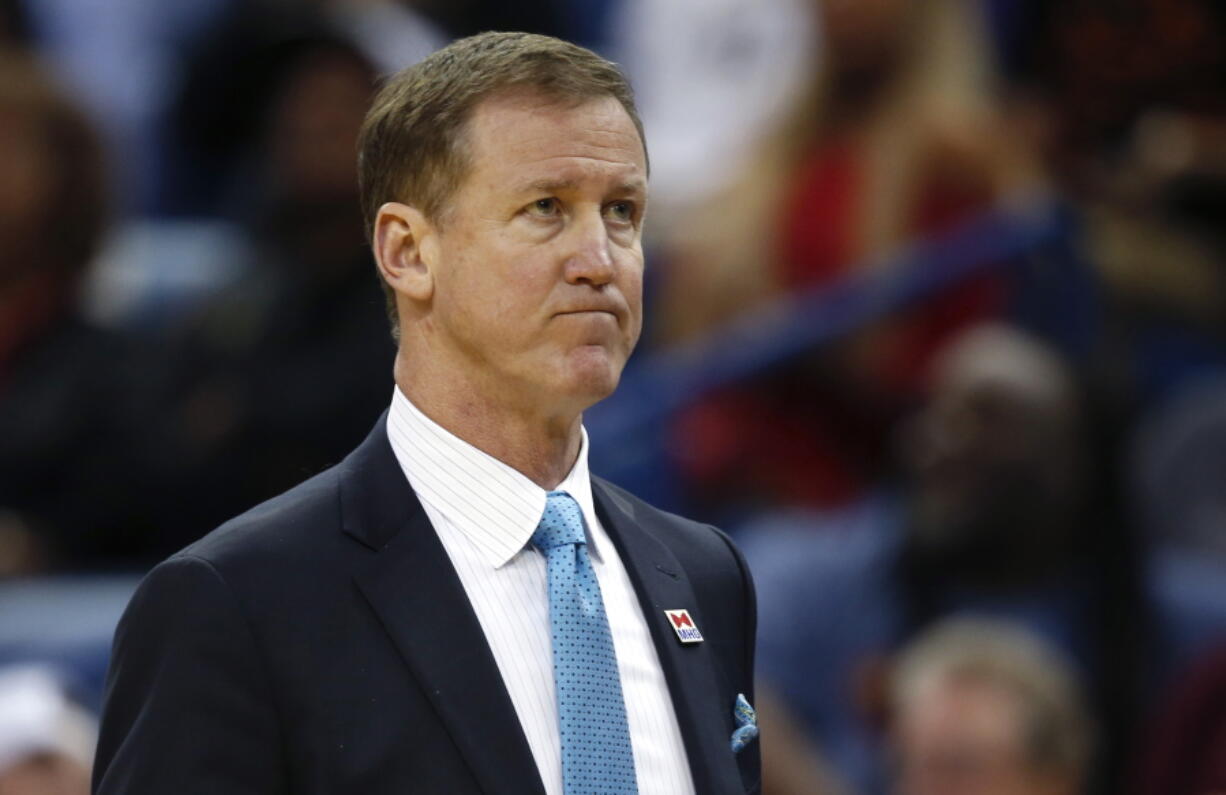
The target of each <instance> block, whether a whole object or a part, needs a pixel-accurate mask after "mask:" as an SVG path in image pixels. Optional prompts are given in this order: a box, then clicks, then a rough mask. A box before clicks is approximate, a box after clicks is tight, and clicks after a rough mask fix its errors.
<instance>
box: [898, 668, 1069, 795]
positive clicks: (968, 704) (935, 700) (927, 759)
mask: <svg viewBox="0 0 1226 795" xmlns="http://www.w3.org/2000/svg"><path fill="white" fill-rule="evenodd" d="M927 684H928V686H927V687H924V688H921V689H920V691H919V692H918V693H917V694H916V695H915V696H914V697H913V698H912V700H911V701H910V702H909V703H906V704H904V705H903V706H902V708H901V709H900V711H899V714H898V716H897V719H896V725H895V741H896V743H897V752H898V756H899V758H898V763H899V771H898V780H897V782H896V787H895V792H896V793H897V795H1071V793H1072V792H1073V791H1074V790H1075V787H1074V786H1073V784H1072V782H1070V781H1068V780H1066V779H1065V778H1063V777H1058V776H1055V775H1043V774H1040V773H1039V772H1037V771H1035V770H1034V769H1032V766H1031V765H1030V764H1029V763H1028V762H1027V759H1026V755H1025V748H1024V746H1023V724H1022V707H1021V705H1020V704H1019V703H1018V701H1017V698H1016V696H1014V695H1012V694H1010V693H1006V692H1005V691H1003V690H1002V689H1000V688H997V687H994V686H992V685H989V684H987V683H984V682H975V681H952V680H948V679H946V680H941V681H931V682H929V683H927Z"/></svg>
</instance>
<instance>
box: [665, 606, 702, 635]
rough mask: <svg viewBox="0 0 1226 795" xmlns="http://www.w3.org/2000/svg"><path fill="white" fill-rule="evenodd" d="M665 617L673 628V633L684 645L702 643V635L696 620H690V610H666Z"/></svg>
mask: <svg viewBox="0 0 1226 795" xmlns="http://www.w3.org/2000/svg"><path fill="white" fill-rule="evenodd" d="M664 615H666V616H668V621H669V623H670V624H672V626H673V632H676V633H677V637H678V638H679V639H680V640H681V642H682V643H702V633H701V632H699V631H698V627H697V625H695V624H694V619H692V618H690V611H689V610H665V611H664Z"/></svg>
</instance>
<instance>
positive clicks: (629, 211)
mask: <svg viewBox="0 0 1226 795" xmlns="http://www.w3.org/2000/svg"><path fill="white" fill-rule="evenodd" d="M605 213H606V214H607V215H608V216H609V217H610V218H612V219H613V220H614V221H618V222H619V223H629V222H631V221H633V220H634V202H628V201H620V202H613V203H612V204H610V205H609V206H608V207H606V208H605Z"/></svg>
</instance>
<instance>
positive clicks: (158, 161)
mask: <svg viewBox="0 0 1226 795" xmlns="http://www.w3.org/2000/svg"><path fill="white" fill-rule="evenodd" d="M22 2H23V5H24V6H25V11H26V16H27V17H28V20H29V23H30V32H31V38H32V41H33V42H34V43H35V44H36V46H37V47H38V49H39V51H40V52H42V53H44V54H45V55H46V57H47V59H48V63H49V66H50V68H51V69H52V70H53V71H54V73H55V74H56V76H57V77H58V78H59V79H60V80H62V81H63V83H64V85H65V87H66V89H67V90H68V91H70V92H71V95H72V97H73V98H74V100H75V101H76V102H77V103H78V104H80V105H81V106H82V108H83V109H84V110H85V111H86V112H87V113H88V114H89V117H90V119H91V120H92V121H93V122H94V124H95V125H96V127H97V129H98V132H99V134H100V136H101V139H102V141H103V145H104V150H105V151H106V153H107V155H108V157H107V160H108V162H109V163H111V164H112V168H111V171H110V173H109V174H108V177H109V179H108V184H107V188H108V195H110V196H111V197H112V198H113V199H114V201H115V204H116V206H117V207H118V208H119V210H120V211H121V213H122V214H127V213H129V212H136V213H150V212H159V211H160V210H161V207H159V206H158V203H157V191H156V188H157V185H158V183H159V179H160V171H161V169H162V167H163V162H162V146H163V144H164V143H165V141H164V138H163V136H162V131H161V130H160V129H159V125H160V122H161V119H162V115H163V114H164V113H165V111H166V103H167V102H168V100H169V99H170V98H171V97H172V96H173V92H174V90H175V87H176V86H177V84H178V82H179V75H180V68H181V65H182V58H183V56H184V54H185V53H186V52H187V50H188V43H189V42H190V41H192V39H193V38H195V36H197V35H198V34H199V32H200V31H201V30H202V29H204V28H206V27H207V26H208V25H209V24H211V23H212V21H213V20H214V19H215V18H216V16H217V15H218V14H220V13H222V12H224V11H225V10H226V9H228V8H231V7H233V6H235V5H238V4H241V3H239V2H237V0H174V2H167V3H150V2H147V0H107V2H105V3H95V2H82V1H81V0H22Z"/></svg>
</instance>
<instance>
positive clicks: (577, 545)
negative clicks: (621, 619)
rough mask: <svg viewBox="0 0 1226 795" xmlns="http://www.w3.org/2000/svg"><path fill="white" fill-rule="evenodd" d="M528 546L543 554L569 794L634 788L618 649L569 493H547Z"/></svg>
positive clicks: (633, 790)
mask: <svg viewBox="0 0 1226 795" xmlns="http://www.w3.org/2000/svg"><path fill="white" fill-rule="evenodd" d="M532 545H533V546H534V547H536V548H537V549H539V550H540V551H541V552H543V553H544V554H545V557H546V559H547V560H548V564H547V565H548V571H549V623H550V628H551V630H552V636H553V679H554V684H555V685H556V686H557V694H558V724H559V726H558V728H559V732H560V734H561V737H562V783H563V785H564V789H565V792H566V795H588V794H589V793H619V794H624V793H637V792H638V784H637V783H636V781H635V777H634V751H633V750H632V749H631V747H630V729H629V727H628V726H627V724H626V705H625V702H623V701H622V686H621V678H620V676H619V675H618V672H617V655H616V653H615V652H614V650H613V637H612V635H610V634H609V622H608V621H607V620H606V619H605V612H604V601H603V600H602V599H601V598H600V584H599V583H598V582H596V572H595V571H593V570H592V560H591V558H589V557H588V553H587V542H586V540H585V538H584V534H583V514H582V513H581V512H580V510H579V504H578V503H577V502H575V499H574V497H571V496H570V495H569V494H567V493H566V492H564V491H552V492H550V493H549V496H548V499H547V500H546V503H545V515H544V516H542V517H541V522H540V524H539V525H537V528H536V532H535V533H533V534H532Z"/></svg>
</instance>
